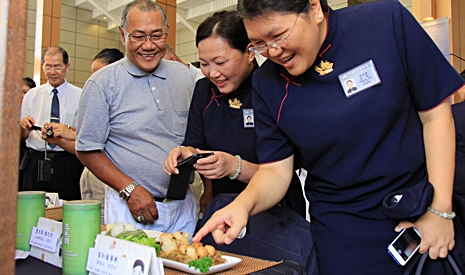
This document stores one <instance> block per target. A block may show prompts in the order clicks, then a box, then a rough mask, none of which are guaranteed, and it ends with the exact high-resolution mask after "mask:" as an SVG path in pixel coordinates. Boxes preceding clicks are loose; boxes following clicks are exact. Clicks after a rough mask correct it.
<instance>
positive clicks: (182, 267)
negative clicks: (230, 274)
mask: <svg viewBox="0 0 465 275" xmlns="http://www.w3.org/2000/svg"><path fill="white" fill-rule="evenodd" d="M221 257H222V258H223V259H224V260H225V261H226V262H225V263H222V264H218V265H213V266H210V267H209V269H208V271H207V272H206V273H203V272H202V271H200V270H199V269H195V268H194V267H189V265H187V264H184V263H181V262H176V261H172V260H168V259H164V258H160V259H161V260H162V261H163V265H164V266H165V267H169V268H173V269H177V270H179V271H183V272H187V273H189V274H212V273H216V272H220V271H223V270H226V269H229V268H231V267H233V266H235V265H237V264H238V263H240V262H241V261H242V260H241V259H240V258H236V257H231V256H225V255H223V256H221Z"/></svg>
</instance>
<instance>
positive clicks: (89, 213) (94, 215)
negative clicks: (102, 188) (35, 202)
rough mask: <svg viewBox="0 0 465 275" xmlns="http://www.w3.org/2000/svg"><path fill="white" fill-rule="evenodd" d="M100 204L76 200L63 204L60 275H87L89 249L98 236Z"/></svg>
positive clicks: (92, 201)
mask: <svg viewBox="0 0 465 275" xmlns="http://www.w3.org/2000/svg"><path fill="white" fill-rule="evenodd" d="M100 232H101V231H100V202H99V201H94V200H78V201H66V202H63V262H62V263H63V265H62V269H63V270H62V274H73V275H80V274H88V272H87V271H86V264H87V256H88V254H89V248H90V247H94V242H95V238H96V237H97V234H100Z"/></svg>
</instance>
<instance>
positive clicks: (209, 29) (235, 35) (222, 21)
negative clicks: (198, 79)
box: [195, 11, 250, 53]
mask: <svg viewBox="0 0 465 275" xmlns="http://www.w3.org/2000/svg"><path fill="white" fill-rule="evenodd" d="M212 36H219V37H221V38H223V39H224V40H226V41H227V42H228V45H229V47H231V48H233V49H236V50H238V51H240V52H241V53H244V52H246V51H247V45H249V43H250V40H249V38H248V37H247V32H246V30H245V27H244V22H243V21H242V19H241V18H240V15H239V14H238V12H237V11H219V12H215V13H214V14H213V15H212V16H210V17H208V18H207V19H205V21H203V22H202V23H201V24H200V25H199V27H198V28H197V35H196V37H195V46H197V47H198V46H199V43H200V41H202V40H204V39H207V38H209V37H212Z"/></svg>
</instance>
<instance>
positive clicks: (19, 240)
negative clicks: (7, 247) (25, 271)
mask: <svg viewBox="0 0 465 275" xmlns="http://www.w3.org/2000/svg"><path fill="white" fill-rule="evenodd" d="M16 215H17V216H16V249H18V250H23V251H30V250H31V246H30V245H29V240H30V238H31V232H32V228H33V227H34V226H37V222H38V221H39V218H40V217H45V192H43V191H21V192H18V211H17V214H16Z"/></svg>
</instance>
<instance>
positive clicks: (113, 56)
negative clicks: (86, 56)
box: [92, 48, 124, 65]
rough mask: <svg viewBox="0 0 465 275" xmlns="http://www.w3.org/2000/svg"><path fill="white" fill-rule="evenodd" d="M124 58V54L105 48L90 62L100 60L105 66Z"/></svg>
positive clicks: (114, 49)
mask: <svg viewBox="0 0 465 275" xmlns="http://www.w3.org/2000/svg"><path fill="white" fill-rule="evenodd" d="M123 57H124V53H122V52H121V51H120V50H118V49H116V48H106V49H103V50H101V51H100V52H99V53H98V54H97V55H96V56H95V57H94V59H93V60H92V61H95V60H97V59H102V61H103V63H105V64H107V65H108V64H111V63H113V62H115V61H118V60H120V59H121V58H123Z"/></svg>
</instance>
